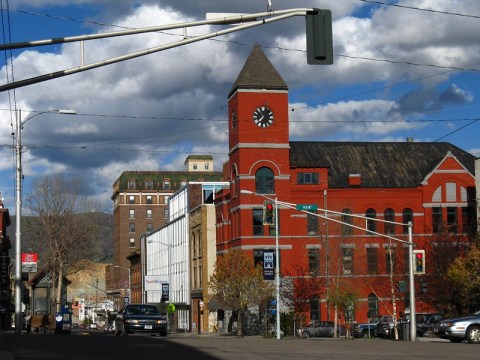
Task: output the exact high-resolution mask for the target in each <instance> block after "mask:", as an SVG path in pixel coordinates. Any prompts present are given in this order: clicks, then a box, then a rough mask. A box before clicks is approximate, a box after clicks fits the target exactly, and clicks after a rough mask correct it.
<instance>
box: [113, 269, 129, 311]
mask: <svg viewBox="0 0 480 360" xmlns="http://www.w3.org/2000/svg"><path fill="white" fill-rule="evenodd" d="M115 267H116V268H119V269H123V270H127V271H128V302H132V269H131V268H127V267H125V266H120V265H115Z"/></svg>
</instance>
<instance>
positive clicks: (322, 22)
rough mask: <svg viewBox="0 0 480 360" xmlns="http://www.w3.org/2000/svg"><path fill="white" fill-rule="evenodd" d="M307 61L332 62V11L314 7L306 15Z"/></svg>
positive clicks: (314, 63) (313, 63)
mask: <svg viewBox="0 0 480 360" xmlns="http://www.w3.org/2000/svg"><path fill="white" fill-rule="evenodd" d="M306 35H307V63H308V64H310V65H332V64H333V40H332V39H333V37H332V12H331V11H330V10H325V9H314V12H312V13H310V14H307V16H306Z"/></svg>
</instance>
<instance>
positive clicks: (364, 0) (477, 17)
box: [359, 0, 480, 19]
mask: <svg viewBox="0 0 480 360" xmlns="http://www.w3.org/2000/svg"><path fill="white" fill-rule="evenodd" d="M359 1H361V2H364V3H371V4H377V5H382V6H392V7H396V8H403V9H410V10H417V11H426V12H431V13H436V14H442V15H451V16H461V17H468V18H474V19H480V16H479V15H468V14H460V13H454V12H450V11H441V10H434V9H426V8H419V7H415V6H407V5H399V4H391V3H386V2H383V1H373V0H359Z"/></svg>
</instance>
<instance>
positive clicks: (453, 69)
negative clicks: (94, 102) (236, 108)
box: [2, 0, 480, 122]
mask: <svg viewBox="0 0 480 360" xmlns="http://www.w3.org/2000/svg"><path fill="white" fill-rule="evenodd" d="M360 1H362V2H365V3H373V4H377V5H382V6H394V7H399V8H407V9H411V10H418V11H429V12H432V13H440V14H444V15H452V16H468V17H473V18H480V16H474V15H466V14H460V13H450V12H445V11H437V10H433V9H424V8H418V7H411V6H404V5H398V4H390V3H385V2H381V1H370V0H360ZM2 9H3V5H2ZM15 11H16V12H19V13H23V14H28V15H35V16H44V17H48V18H53V19H59V20H69V21H75V22H79V23H88V24H93V25H98V26H109V27H117V28H122V29H131V28H130V27H125V26H119V25H115V24H106V23H102V22H98V21H91V20H80V19H75V18H70V17H65V16H56V15H50V14H42V13H36V12H30V11H25V10H18V9H17V10H15ZM161 33H163V34H167V35H172V36H180V35H179V34H171V33H167V32H161ZM210 40H213V41H219V42H229V43H236V44H241V45H252V44H248V43H242V42H238V41H232V40H222V39H210ZM263 47H264V48H276V49H279V50H285V51H298V52H305V50H298V49H289V48H283V47H278V46H263ZM336 56H338V57H344V58H350V59H359V60H365V61H375V62H386V63H392V64H406V65H410V66H425V67H432V68H439V69H448V70H449V71H473V72H480V69H476V68H472V67H456V66H455V67H454V66H442V65H436V64H425V63H417V62H412V61H398V60H390V59H377V58H371V57H360V56H352V55H347V54H337V55H336ZM474 65H478V64H474ZM12 66H13V65H12ZM12 70H13V68H12ZM444 73H447V72H442V73H438V74H432V75H428V76H425V77H422V78H418V79H412V80H410V81H406V82H402V83H398V84H393V85H390V86H385V87H380V88H378V89H374V90H369V91H367V92H361V93H358V94H353V95H348V96H344V97H341V98H337V99H332V100H330V102H332V101H340V100H343V99H347V98H353V97H357V96H361V95H364V94H366V93H372V92H377V91H382V90H384V89H387V88H392V87H396V86H400V85H403V84H407V83H411V82H415V81H419V80H422V79H425V78H429V77H434V76H439V75H441V74H444ZM308 107H309V106H304V107H303V106H302V107H291V108H290V109H291V111H295V110H296V109H300V108H308ZM92 116H94V115H92ZM171 119H172V120H178V118H171ZM192 120H193V119H192ZM198 120H200V119H198ZM202 120H204V119H202ZM209 121H215V120H213V119H212V120H209ZM427 121H428V120H427ZM435 121H438V120H435ZM440 121H441V120H440ZM445 121H455V120H445ZM372 122H378V120H377V121H375V120H372Z"/></svg>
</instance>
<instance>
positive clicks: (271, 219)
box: [263, 200, 275, 226]
mask: <svg viewBox="0 0 480 360" xmlns="http://www.w3.org/2000/svg"><path fill="white" fill-rule="evenodd" d="M263 225H270V226H272V225H275V202H274V201H269V200H266V201H264V202H263Z"/></svg>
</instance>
